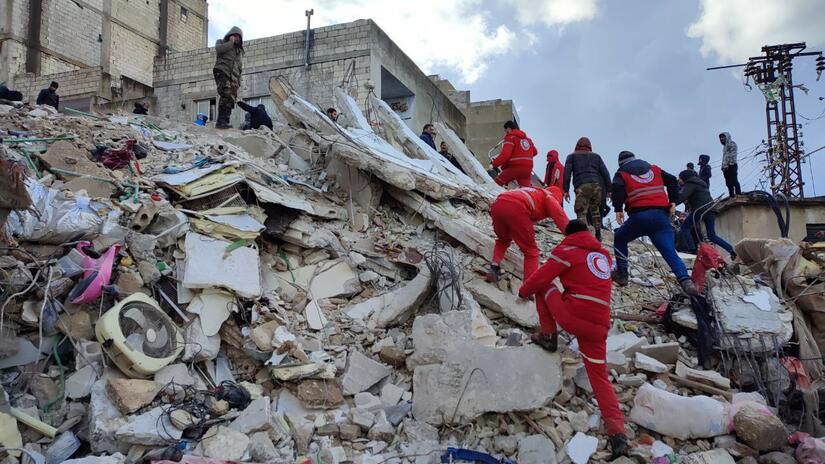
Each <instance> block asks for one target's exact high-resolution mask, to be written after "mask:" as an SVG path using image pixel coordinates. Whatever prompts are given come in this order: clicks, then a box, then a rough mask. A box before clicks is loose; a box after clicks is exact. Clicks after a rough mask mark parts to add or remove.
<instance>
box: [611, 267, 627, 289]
mask: <svg viewBox="0 0 825 464" xmlns="http://www.w3.org/2000/svg"><path fill="white" fill-rule="evenodd" d="M611 277H612V278H613V283H614V284H616V285H618V286H619V287H626V286H627V281H628V277H627V273H626V272H621V271H613V273H612V274H611Z"/></svg>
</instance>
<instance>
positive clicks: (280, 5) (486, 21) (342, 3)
mask: <svg viewBox="0 0 825 464" xmlns="http://www.w3.org/2000/svg"><path fill="white" fill-rule="evenodd" d="M497 1H498V2H499V4H501V3H502V2H503V3H505V4H508V5H510V6H513V7H514V8H515V11H514V12H513V13H514V14H513V16H514V17H515V18H516V19H517V20H518V21H519V22H520V23H521V24H522V25H531V24H535V23H537V22H538V21H536V20H534V19H536V18H538V19H539V20H540V21H541V22H543V23H544V24H554V23H559V24H564V23H567V22H571V21H578V20H583V19H589V18H591V17H592V16H593V14H595V2H596V1H597V0H542V1H531V0H497ZM536 8H537V9H538V10H537V11H538V12H539V13H538V14H537V15H536V16H534V15H533V14H528V10H530V9H532V10H533V11H534V12H535V11H536ZM308 9H314V10H315V14H314V16H312V26H313V27H322V26H328V25H331V24H338V23H342V22H348V21H354V20H356V19H367V18H370V19H373V20H374V21H375V22H376V23H377V24H378V25H379V26H380V27H381V28H382V29H383V30H384V31H385V32H386V33H387V34H388V35H389V36H390V38H391V39H392V40H393V41H395V43H397V44H398V46H400V47H401V49H402V50H404V52H405V53H407V54H408V55H409V56H410V57H411V58H412V59H413V60H414V61H415V62H416V64H418V65H419V66H420V67H421V68H422V69H423V70H424V72H428V73H429V72H432V71H433V70H435V69H443V68H447V69H450V70H455V72H456V73H457V74H458V75H459V77H460V79H459V80H460V81H461V82H462V83H464V84H471V83H473V82H475V81H476V80H478V79H479V77H481V76H482V75H483V74H484V72H485V71H486V70H487V69H488V67H489V66H490V65H491V64H492V62H493V61H494V60H495V59H496V57H498V56H501V55H504V54H506V53H508V52H512V51H514V50H523V49H525V48H527V47H528V46H530V45H532V44H534V43H535V41H536V40H537V39H536V35H535V34H534V33H532V32H530V31H523V32H518V33H517V32H514V30H513V29H514V28H511V27H510V26H508V25H507V23H506V21H505V20H506V19H508V18H500V17H496V16H494V15H493V14H492V13H491V12H490V10H489V9H486V8H485V5H484V4H483V2H482V0H419V1H416V2H413V1H386V0H314V1H306V0H280V1H277V2H274V1H266V2H264V1H261V0H210V2H209V22H210V29H211V30H213V31H218V32H219V33H220V34H223V31H227V30H228V29H229V28H230V27H232V26H233V25H238V26H240V27H241V28H242V29H243V30H244V36H245V38H246V39H254V38H260V37H267V36H272V35H278V34H283V33H287V32H294V31H298V30H303V29H305V28H306V16H305V15H304V11H305V10H308ZM516 29H518V28H516ZM212 40H214V38H213V39H212Z"/></svg>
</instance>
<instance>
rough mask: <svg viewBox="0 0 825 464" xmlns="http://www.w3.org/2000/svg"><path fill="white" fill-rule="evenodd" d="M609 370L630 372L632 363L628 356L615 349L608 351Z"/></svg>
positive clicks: (623, 372)
mask: <svg viewBox="0 0 825 464" xmlns="http://www.w3.org/2000/svg"><path fill="white" fill-rule="evenodd" d="M607 370H608V371H611V370H613V371H616V373H618V374H627V373H628V372H630V363H629V362H628V359H627V356H625V355H623V354H621V353H617V352H615V351H608V352H607Z"/></svg>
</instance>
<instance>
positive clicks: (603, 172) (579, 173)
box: [563, 137, 610, 241]
mask: <svg viewBox="0 0 825 464" xmlns="http://www.w3.org/2000/svg"><path fill="white" fill-rule="evenodd" d="M571 179H572V181H573V188H574V190H575V192H576V202H575V203H574V204H573V210H574V211H575V212H576V217H577V218H578V219H581V220H583V221H586V220H587V218H588V214H589V215H590V218H591V221H592V225H593V228H594V229H595V231H594V233H595V235H596V238H597V239H599V241H601V239H602V227H601V226H602V202H603V199H604V192H605V191H606V190H607V188H608V186H609V185H610V173H609V172H608V171H607V166H605V165H604V161H603V160H602V157H601V156H599V155H598V154H596V153H593V146H592V145H591V144H590V139H588V138H587V137H582V138H580V139H579V141H578V142H576V149H575V150H574V151H573V153H571V154H569V155H567V159H566V160H565V161H564V189H563V190H564V197H565V198H566V199H567V201H570V181H571Z"/></svg>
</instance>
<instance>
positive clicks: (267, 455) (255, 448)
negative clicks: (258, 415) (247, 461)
mask: <svg viewBox="0 0 825 464" xmlns="http://www.w3.org/2000/svg"><path fill="white" fill-rule="evenodd" d="M249 456H250V457H251V458H252V460H253V461H255V462H273V461H277V460H278V459H280V457H281V456H280V454H279V453H278V450H277V449H275V445H274V444H273V443H272V439H271V438H269V434H267V433H265V432H257V433H253V434H252V435H251V436H250V437H249Z"/></svg>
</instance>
